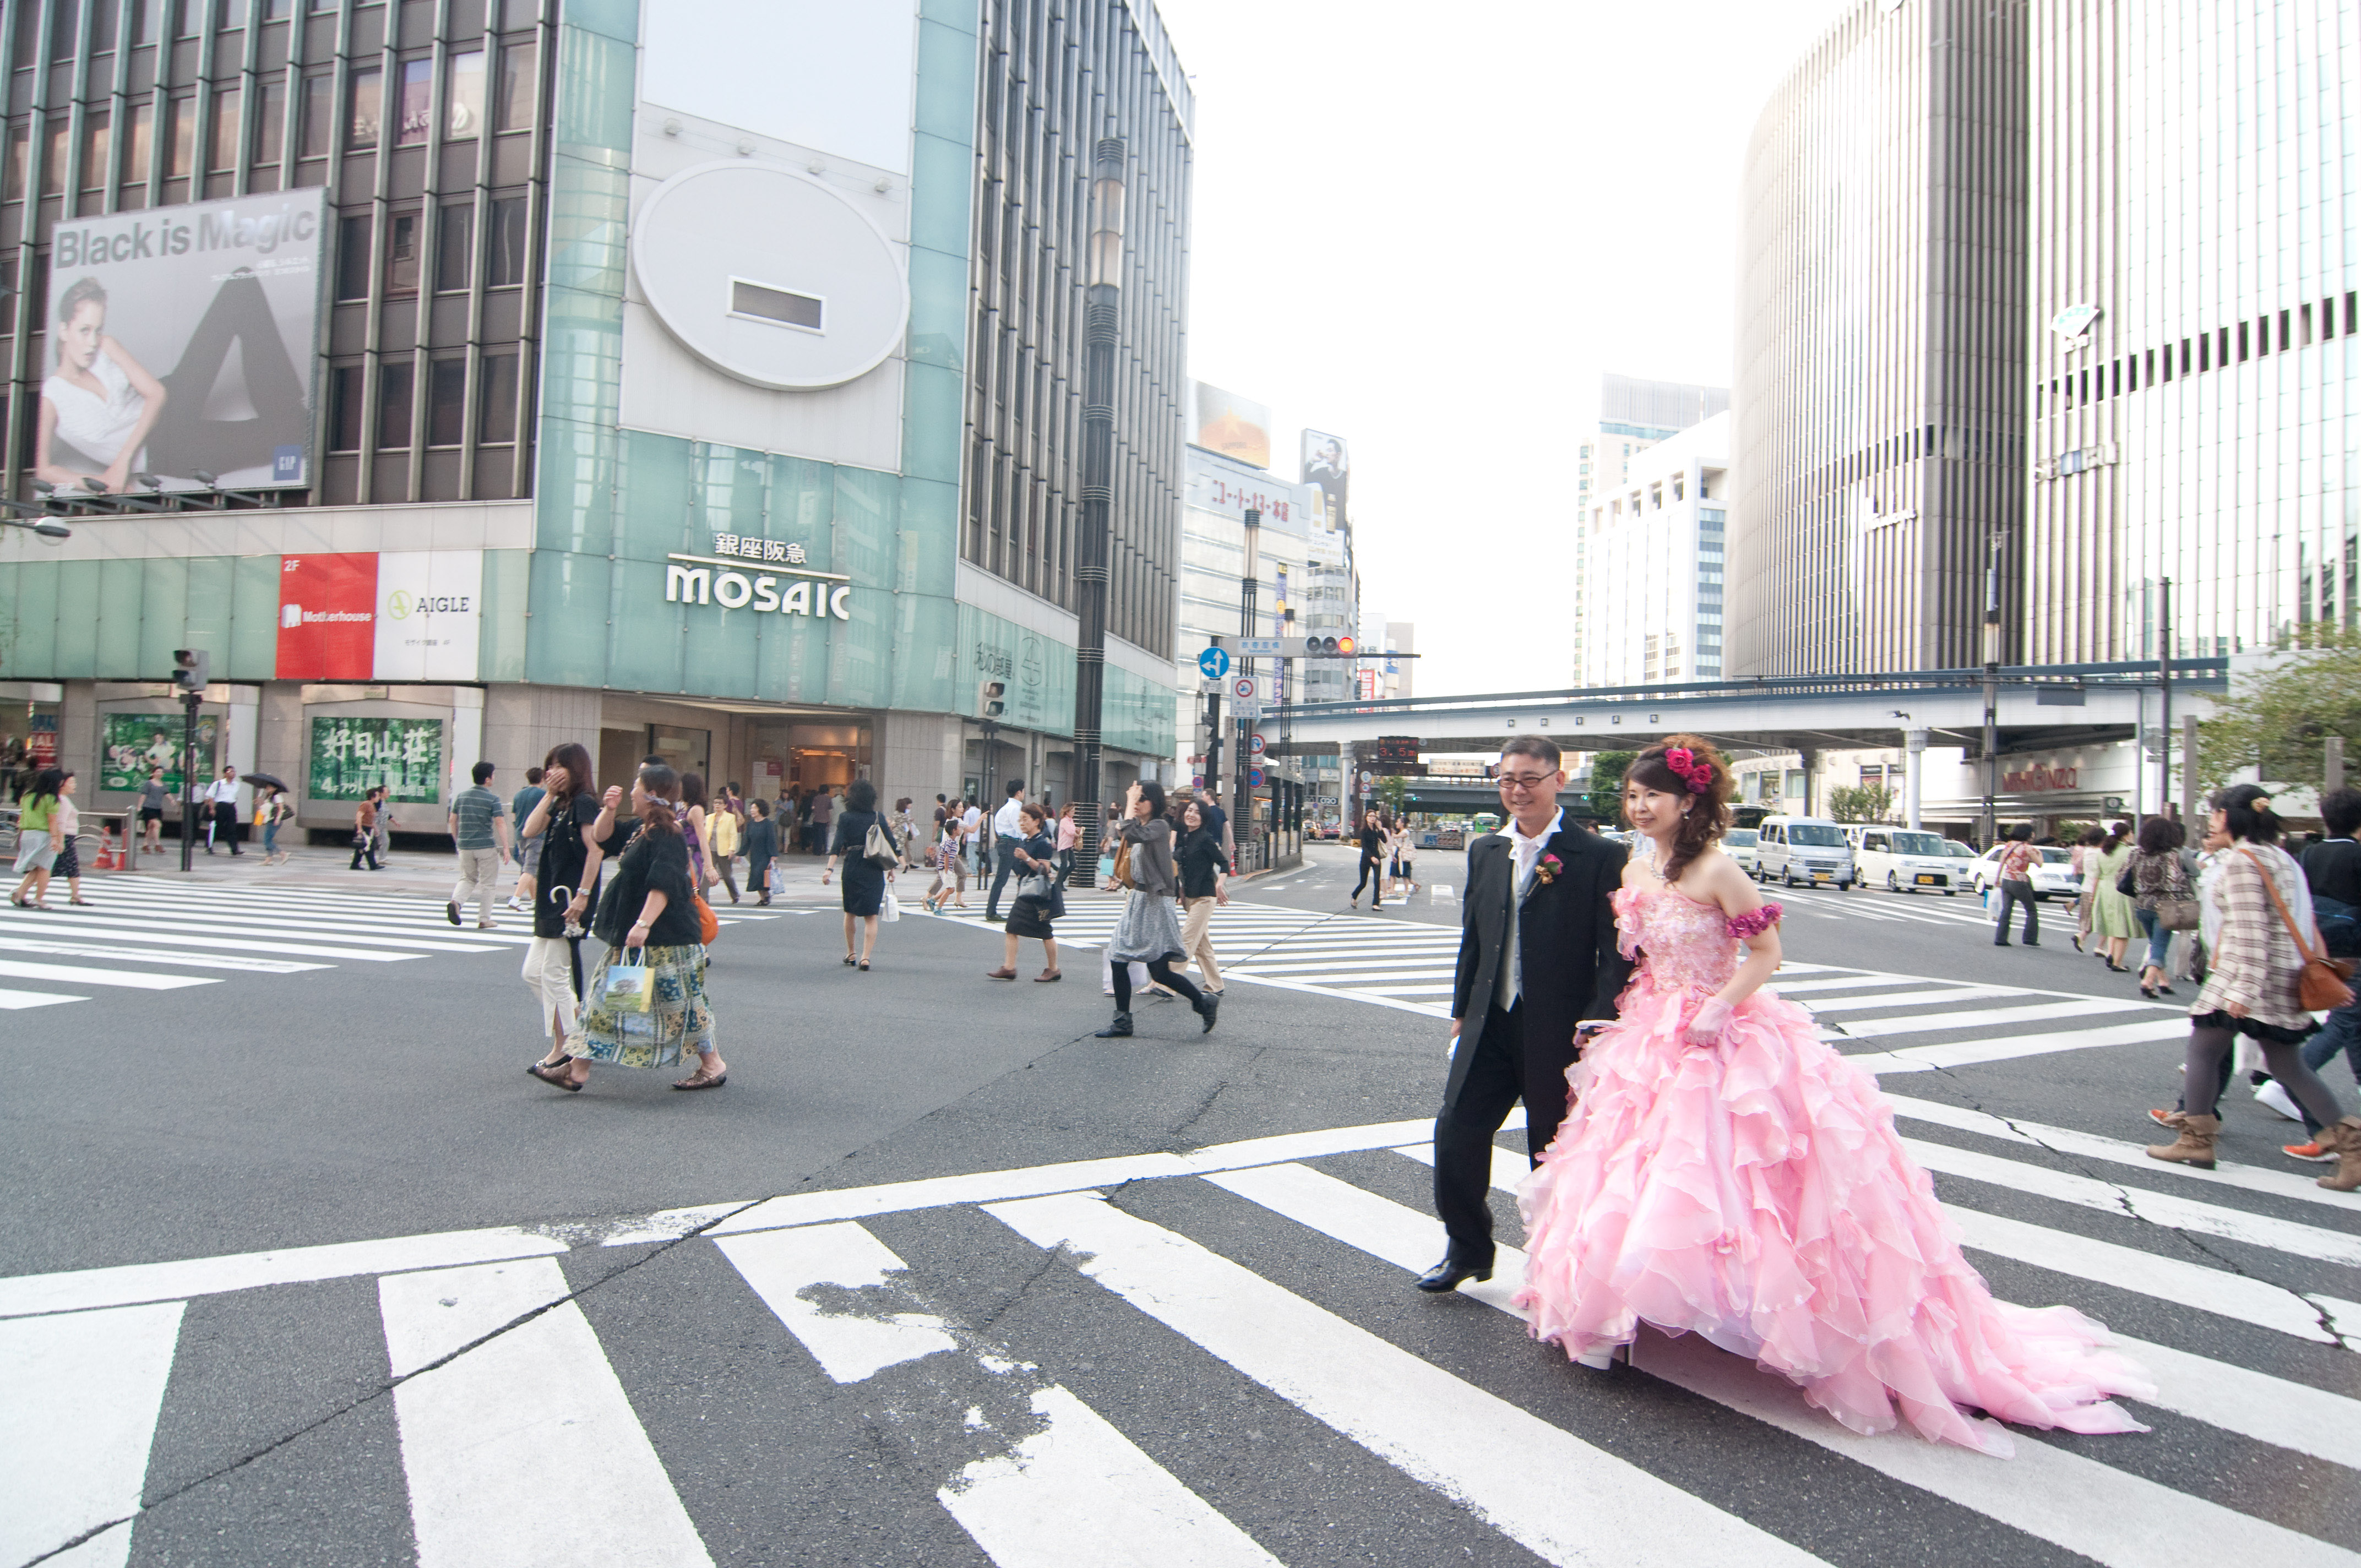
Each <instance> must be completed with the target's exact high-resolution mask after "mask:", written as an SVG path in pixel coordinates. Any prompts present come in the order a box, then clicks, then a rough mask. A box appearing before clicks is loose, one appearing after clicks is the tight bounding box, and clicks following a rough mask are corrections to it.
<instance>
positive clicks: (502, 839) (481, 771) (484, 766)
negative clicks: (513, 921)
mask: <svg viewBox="0 0 2361 1568" xmlns="http://www.w3.org/2000/svg"><path fill="white" fill-rule="evenodd" d="M467 776H468V777H469V778H471V779H473V780H475V783H473V784H469V785H468V786H467V788H466V789H463V790H461V791H460V792H459V793H458V794H457V795H453V796H452V797H451V810H450V812H449V816H450V828H451V842H452V843H453V844H454V845H456V847H457V849H458V850H459V884H458V885H457V886H456V887H454V888H453V889H452V890H451V901H450V902H449V903H448V904H445V905H444V906H443V912H444V913H445V915H447V916H450V919H451V924H452V925H454V926H456V925H457V924H459V908H460V906H461V905H464V904H466V903H467V901H468V900H469V899H471V898H472V899H473V900H474V901H475V905H476V929H477V930H478V931H489V930H491V929H492V928H493V927H495V926H496V925H497V924H498V922H497V921H495V920H493V918H492V900H493V899H494V898H496V897H498V896H499V895H500V868H501V867H502V866H504V865H506V864H508V860H509V819H508V814H507V812H506V811H505V810H503V809H502V807H501V804H500V795H498V794H496V793H495V792H494V791H493V789H492V787H491V786H492V764H491V763H489V762H478V763H477V764H476V765H475V766H474V767H472V768H470V769H468V770H467Z"/></svg>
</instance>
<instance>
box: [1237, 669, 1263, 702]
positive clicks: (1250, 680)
mask: <svg viewBox="0 0 2361 1568" xmlns="http://www.w3.org/2000/svg"><path fill="white" fill-rule="evenodd" d="M1259 692H1260V688H1259V687H1257V685H1255V677H1254V676H1252V675H1240V676H1238V677H1237V678H1236V679H1235V680H1234V681H1232V682H1231V683H1230V695H1231V696H1234V697H1235V698H1237V699H1238V700H1239V701H1240V702H1252V701H1253V700H1254V699H1255V697H1256V696H1258V695H1259Z"/></svg>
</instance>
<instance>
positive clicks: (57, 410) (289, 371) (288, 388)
mask: <svg viewBox="0 0 2361 1568" xmlns="http://www.w3.org/2000/svg"><path fill="white" fill-rule="evenodd" d="M326 203H327V194H326V192H324V191H323V190H321V189H319V188H317V187H311V188H306V189H303V190H298V191H286V192H273V193H271V194H269V195H265V196H236V197H230V198H227V199H225V200H222V201H217V202H197V203H191V204H189V205H185V206H179V207H161V208H158V209H155V210H153V211H145V212H135V213H119V214H114V215H113V216H109V217H103V218H74V219H71V220H68V221H65V222H61V223H60V224H59V225H58V226H57V230H56V233H55V236H54V237H53V239H52V241H51V249H50V261H49V297H48V298H47V300H46V301H44V306H45V311H46V313H45V315H44V317H43V320H44V322H45V323H46V325H47V328H48V333H49V343H48V347H47V349H46V350H45V352H44V355H43V359H44V363H43V364H42V366H41V376H42V380H41V401H40V410H39V414H40V417H39V421H38V424H37V425H36V427H35V433H34V447H33V457H34V466H35V470H36V477H38V478H42V479H46V480H48V481H49V483H51V484H53V485H56V486H58V487H59V488H61V489H62V488H68V487H79V486H82V485H83V482H84V481H85V480H96V481H97V482H98V483H100V484H102V485H104V486H105V488H107V489H109V490H125V489H149V488H162V489H166V490H192V489H193V490H202V489H205V488H209V487H208V486H207V484H206V482H205V481H203V480H201V479H199V478H198V477H196V476H197V474H198V473H199V472H201V471H202V472H204V473H208V474H211V475H212V476H213V477H214V480H215V481H217V482H218V483H219V484H221V485H222V486H223V487H225V488H234V489H247V490H258V489H302V488H308V487H309V486H310V485H311V483H312V457H311V444H312V408H313V371H314V367H315V366H316V364H317V362H318V355H317V354H316V353H315V352H314V345H316V344H317V342H318V340H319V322H320V285H321V274H322V259H323V257H324V253H325V248H326V244H327V221H326V210H327V206H326ZM139 475H145V476H148V478H151V479H154V480H156V481H158V483H157V484H156V485H153V486H151V485H148V484H147V483H145V482H144V481H142V480H140V479H138V478H137V477H136V476H139Z"/></svg>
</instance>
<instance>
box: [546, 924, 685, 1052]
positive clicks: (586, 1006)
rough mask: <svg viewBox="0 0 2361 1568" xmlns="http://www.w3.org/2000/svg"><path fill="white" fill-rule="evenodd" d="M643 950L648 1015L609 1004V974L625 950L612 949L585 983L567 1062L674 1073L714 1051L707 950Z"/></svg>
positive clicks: (568, 1041) (568, 1042)
mask: <svg viewBox="0 0 2361 1568" xmlns="http://www.w3.org/2000/svg"><path fill="white" fill-rule="evenodd" d="M642 951H643V952H644V953H645V954H646V958H645V959H644V960H643V961H644V962H645V963H646V964H647V966H648V978H649V979H650V980H651V981H653V986H652V988H651V989H652V991H653V995H652V996H651V998H650V1000H649V1003H648V1010H647V1011H646V1012H644V1013H625V1012H620V1011H618V1010H617V1009H616V1008H614V1007H611V1006H609V1004H608V1002H607V970H609V968H610V967H611V966H612V965H614V964H615V963H616V962H617V961H618V960H620V959H621V957H622V949H621V948H608V949H607V951H606V953H605V954H604V955H603V956H602V957H600V959H598V963H597V964H596V965H594V966H592V968H591V970H590V972H589V973H588V974H587V975H585V976H584V977H583V979H582V1014H581V1016H580V1018H579V1019H578V1020H577V1022H576V1024H575V1026H574V1034H573V1036H571V1037H570V1038H568V1039H567V1040H566V1055H567V1056H569V1057H574V1058H580V1059H583V1060H587V1061H594V1062H611V1063H613V1064H614V1065H615V1066H617V1067H670V1066H672V1065H673V1064H674V1063H675V1062H677V1061H679V1060H680V1059H681V1058H683V1057H685V1056H703V1055H704V1054H705V1053H706V1052H707V1051H709V1050H711V1049H712V1048H713V1011H712V1009H711V1008H709V1007H708V1006H707V1005H706V1004H705V962H706V959H705V948H704V947H703V945H702V944H696V943H692V944H691V945H689V946H687V947H681V948H644V949H642Z"/></svg>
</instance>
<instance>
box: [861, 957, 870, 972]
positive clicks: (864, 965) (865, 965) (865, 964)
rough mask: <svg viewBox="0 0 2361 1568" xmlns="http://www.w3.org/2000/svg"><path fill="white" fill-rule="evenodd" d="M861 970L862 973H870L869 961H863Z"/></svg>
mask: <svg viewBox="0 0 2361 1568" xmlns="http://www.w3.org/2000/svg"><path fill="white" fill-rule="evenodd" d="M861 969H862V973H864V974H865V973H867V972H868V970H869V960H868V959H862V960H861Z"/></svg>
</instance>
